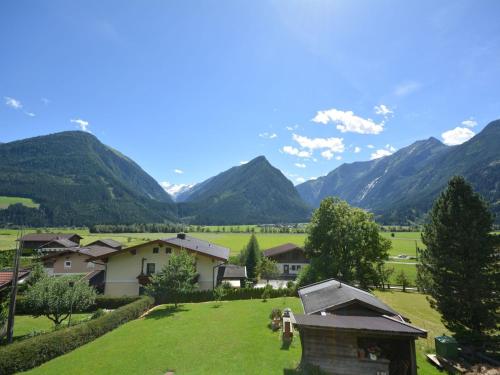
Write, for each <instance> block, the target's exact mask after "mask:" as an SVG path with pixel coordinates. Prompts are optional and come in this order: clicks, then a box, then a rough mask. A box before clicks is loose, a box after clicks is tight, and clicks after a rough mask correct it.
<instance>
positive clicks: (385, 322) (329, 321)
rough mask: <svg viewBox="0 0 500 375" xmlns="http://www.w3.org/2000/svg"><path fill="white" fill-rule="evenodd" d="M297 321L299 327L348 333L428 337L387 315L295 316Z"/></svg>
mask: <svg viewBox="0 0 500 375" xmlns="http://www.w3.org/2000/svg"><path fill="white" fill-rule="evenodd" d="M295 320H296V324H297V325H298V326H299V327H300V326H306V327H319V328H330V329H336V330H348V331H352V330H354V331H370V332H373V333H378V334H387V335H394V334H397V335H407V336H421V337H427V331H425V330H423V329H420V328H417V327H415V326H413V325H411V324H408V323H405V322H404V321H402V320H398V319H396V318H392V317H389V316H386V315H380V316H353V315H332V314H327V315H325V316H323V315H295Z"/></svg>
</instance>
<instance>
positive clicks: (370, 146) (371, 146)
mask: <svg viewBox="0 0 500 375" xmlns="http://www.w3.org/2000/svg"><path fill="white" fill-rule="evenodd" d="M366 147H368V148H375V146H374V145H366Z"/></svg>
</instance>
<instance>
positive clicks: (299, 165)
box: [295, 163, 306, 168]
mask: <svg viewBox="0 0 500 375" xmlns="http://www.w3.org/2000/svg"><path fill="white" fill-rule="evenodd" d="M295 166H296V167H297V168H305V167H306V165H305V164H304V163H295Z"/></svg>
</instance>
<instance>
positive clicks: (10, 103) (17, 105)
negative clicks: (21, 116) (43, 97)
mask: <svg viewBox="0 0 500 375" xmlns="http://www.w3.org/2000/svg"><path fill="white" fill-rule="evenodd" d="M4 99H5V105H6V106H7V107H10V108H14V109H21V108H23V105H22V103H21V102H20V101H19V100H17V99H14V98H11V97H9V96H4Z"/></svg>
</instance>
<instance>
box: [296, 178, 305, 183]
mask: <svg viewBox="0 0 500 375" xmlns="http://www.w3.org/2000/svg"><path fill="white" fill-rule="evenodd" d="M295 182H296V183H298V184H301V183H303V182H306V179H305V178H304V177H297V178H296V179H295Z"/></svg>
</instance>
